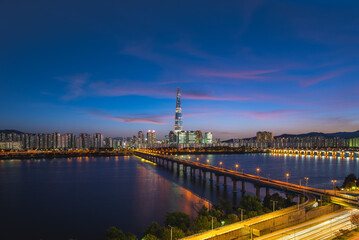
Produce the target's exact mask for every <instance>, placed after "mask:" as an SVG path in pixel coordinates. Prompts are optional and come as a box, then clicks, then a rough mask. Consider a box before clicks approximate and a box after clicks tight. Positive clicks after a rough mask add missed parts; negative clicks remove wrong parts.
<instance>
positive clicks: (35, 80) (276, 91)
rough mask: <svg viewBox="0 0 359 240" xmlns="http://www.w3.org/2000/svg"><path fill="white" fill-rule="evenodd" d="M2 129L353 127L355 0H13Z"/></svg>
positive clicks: (7, 20)
mask: <svg viewBox="0 0 359 240" xmlns="http://www.w3.org/2000/svg"><path fill="white" fill-rule="evenodd" d="M0 30H1V36H2V37H1V38H0V80H1V88H0V94H1V95H0V96H1V97H0V100H1V102H2V111H1V112H2V114H1V118H0V126H1V128H2V129H18V130H21V131H25V132H53V131H60V132H63V133H65V132H74V133H80V132H89V133H94V132H102V133H104V134H105V135H106V136H132V135H136V133H137V131H138V130H147V129H155V130H156V131H157V132H158V135H159V136H160V137H163V136H164V135H165V134H167V133H168V132H169V131H170V130H172V129H173V127H174V111H175V101H176V100H175V97H176V89H177V87H180V88H181V92H182V107H183V118H184V120H183V124H184V128H185V129H186V130H197V129H201V130H202V131H212V132H214V135H215V137H220V138H222V139H227V138H230V137H250V136H253V135H255V132H256V131H258V130H268V131H273V132H274V133H275V134H281V133H302V132H309V131H322V132H335V131H354V130H358V129H359V120H358V119H359V118H358V117H359V107H358V106H359V105H358V100H359V97H358V95H359V81H358V73H359V59H358V55H359V44H358V42H359V2H358V1H303V0H301V1H264V0H262V1H260V0H254V1H253V0H251V1H222V2H218V1H209V0H207V1H186V0H184V1H136V0H131V1H114V0H111V1H66V0H65V1H36V0H35V1H16V0H11V1H10V0H9V1H7V0H5V1H3V3H2V7H1V8H0Z"/></svg>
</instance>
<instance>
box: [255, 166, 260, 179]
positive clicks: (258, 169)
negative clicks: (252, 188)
mask: <svg viewBox="0 0 359 240" xmlns="http://www.w3.org/2000/svg"><path fill="white" fill-rule="evenodd" d="M256 171H257V176H258V177H259V172H260V168H257V169H256Z"/></svg>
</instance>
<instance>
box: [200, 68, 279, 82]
mask: <svg viewBox="0 0 359 240" xmlns="http://www.w3.org/2000/svg"><path fill="white" fill-rule="evenodd" d="M278 71H279V70H278V69H268V70H254V71H241V72H219V71H211V70H199V71H196V72H195V74H197V75H199V76H205V77H223V78H237V79H254V80H259V79H268V76H262V75H263V74H267V73H273V72H278Z"/></svg>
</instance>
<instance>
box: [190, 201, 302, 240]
mask: <svg viewBox="0 0 359 240" xmlns="http://www.w3.org/2000/svg"><path fill="white" fill-rule="evenodd" d="M302 207H303V206H302ZM296 210H297V206H293V207H289V208H285V209H282V210H278V211H275V212H272V213H268V214H264V215H261V216H258V217H254V218H251V219H247V220H244V221H241V222H237V223H233V224H230V225H227V226H224V227H220V228H216V229H214V230H212V231H208V232H204V233H200V234H196V235H192V236H188V237H186V238H183V239H188V240H189V239H191V240H201V239H208V238H211V237H214V236H217V235H222V234H225V233H227V232H231V231H234V230H238V229H241V228H244V226H245V225H252V224H255V223H258V222H261V221H265V220H268V219H271V218H275V217H278V216H281V215H284V214H287V213H290V212H292V211H296Z"/></svg>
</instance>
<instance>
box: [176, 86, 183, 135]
mask: <svg viewBox="0 0 359 240" xmlns="http://www.w3.org/2000/svg"><path fill="white" fill-rule="evenodd" d="M182 130H183V122H182V107H181V92H180V89H179V88H177V100H176V113H175V131H174V132H175V134H177V133H178V132H180V131H182Z"/></svg>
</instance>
